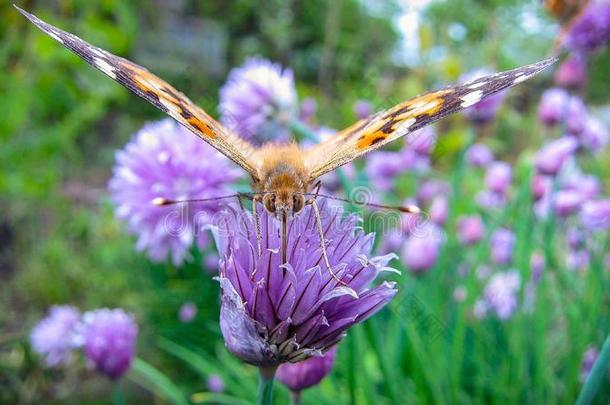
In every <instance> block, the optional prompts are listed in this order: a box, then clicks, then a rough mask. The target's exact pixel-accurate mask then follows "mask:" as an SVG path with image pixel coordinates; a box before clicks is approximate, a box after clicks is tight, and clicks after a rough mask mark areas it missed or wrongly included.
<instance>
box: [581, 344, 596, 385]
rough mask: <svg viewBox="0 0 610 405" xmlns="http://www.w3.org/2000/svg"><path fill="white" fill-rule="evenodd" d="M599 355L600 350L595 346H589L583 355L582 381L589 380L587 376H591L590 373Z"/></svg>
mask: <svg viewBox="0 0 610 405" xmlns="http://www.w3.org/2000/svg"><path fill="white" fill-rule="evenodd" d="M597 356H599V352H598V351H597V348H596V347H595V346H589V347H588V348H587V350H586V351H585V352H584V354H583V355H582V360H581V362H580V376H579V379H580V382H581V383H584V382H585V381H586V380H587V377H589V373H591V370H592V369H593V365H594V364H595V361H596V360H597Z"/></svg>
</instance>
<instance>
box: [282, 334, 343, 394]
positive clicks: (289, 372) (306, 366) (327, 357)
mask: <svg viewBox="0 0 610 405" xmlns="http://www.w3.org/2000/svg"><path fill="white" fill-rule="evenodd" d="M336 354H337V346H334V347H333V348H331V349H330V350H328V351H327V352H326V353H324V354H323V355H322V356H314V357H310V358H308V359H307V360H304V361H301V362H298V363H284V364H282V365H281V366H280V367H279V368H278V369H277V374H276V376H277V379H278V380H280V382H281V383H282V384H284V385H285V386H287V387H288V388H289V389H290V391H292V392H294V393H299V392H300V391H302V390H304V389H306V388H310V387H313V386H314V385H317V384H319V383H320V381H322V379H323V378H324V377H326V376H327V375H328V374H329V373H330V372H331V371H332V369H333V365H334V364H335V357H336Z"/></svg>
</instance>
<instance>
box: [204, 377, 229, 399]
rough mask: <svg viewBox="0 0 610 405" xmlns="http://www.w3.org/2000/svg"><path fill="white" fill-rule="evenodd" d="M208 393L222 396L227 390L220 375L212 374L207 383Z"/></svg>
mask: <svg viewBox="0 0 610 405" xmlns="http://www.w3.org/2000/svg"><path fill="white" fill-rule="evenodd" d="M207 386H208V391H210V392H215V393H217V394H220V393H222V392H224V390H225V382H224V380H223V379H222V377H221V376H219V375H218V374H210V375H209V376H208V381H207Z"/></svg>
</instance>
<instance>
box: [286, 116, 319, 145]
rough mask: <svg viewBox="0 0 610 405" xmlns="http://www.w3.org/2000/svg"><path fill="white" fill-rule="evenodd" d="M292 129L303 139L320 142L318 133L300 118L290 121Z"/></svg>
mask: <svg viewBox="0 0 610 405" xmlns="http://www.w3.org/2000/svg"><path fill="white" fill-rule="evenodd" d="M290 129H291V130H292V131H293V132H294V133H296V134H297V135H299V137H301V138H302V139H306V140H308V141H312V142H314V143H318V142H319V141H318V137H317V136H316V134H315V133H314V132H313V131H312V130H311V129H310V128H309V127H308V126H307V125H305V124H303V123H302V122H301V121H299V120H292V121H291V122H290Z"/></svg>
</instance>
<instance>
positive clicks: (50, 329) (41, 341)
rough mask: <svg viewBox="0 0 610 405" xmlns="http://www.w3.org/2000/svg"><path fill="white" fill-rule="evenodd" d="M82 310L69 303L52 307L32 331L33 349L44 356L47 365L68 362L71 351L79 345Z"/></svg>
mask: <svg viewBox="0 0 610 405" xmlns="http://www.w3.org/2000/svg"><path fill="white" fill-rule="evenodd" d="M79 318H80V312H79V311H78V309H76V308H74V307H71V306H69V305H59V306H54V307H51V309H50V310H49V314H48V315H47V317H46V318H44V319H42V320H41V321H40V322H39V323H38V324H37V325H36V326H35V327H34V329H32V332H31V333H30V344H31V345H32V349H33V350H34V351H35V352H36V353H38V354H40V355H41V356H43V357H44V360H45V365H46V366H47V367H56V366H58V365H60V364H62V363H66V362H67V361H68V359H69V356H70V352H71V351H72V350H73V349H75V348H77V347H78V338H77V332H76V326H77V325H78V322H79Z"/></svg>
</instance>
